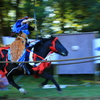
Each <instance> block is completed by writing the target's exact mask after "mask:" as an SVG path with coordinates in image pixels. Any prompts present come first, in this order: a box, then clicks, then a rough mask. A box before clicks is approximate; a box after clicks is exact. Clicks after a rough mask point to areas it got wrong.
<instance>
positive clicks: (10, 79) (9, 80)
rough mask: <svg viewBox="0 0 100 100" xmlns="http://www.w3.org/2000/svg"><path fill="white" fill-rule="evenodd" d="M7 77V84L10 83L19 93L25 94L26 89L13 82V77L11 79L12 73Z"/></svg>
mask: <svg viewBox="0 0 100 100" xmlns="http://www.w3.org/2000/svg"><path fill="white" fill-rule="evenodd" d="M7 79H8V82H9V84H11V85H12V86H14V87H15V88H17V89H18V90H19V91H20V92H21V93H23V94H26V93H27V91H26V90H25V89H24V88H21V87H20V86H18V85H17V84H16V83H15V82H14V79H13V76H12V75H9V76H8V77H7Z"/></svg>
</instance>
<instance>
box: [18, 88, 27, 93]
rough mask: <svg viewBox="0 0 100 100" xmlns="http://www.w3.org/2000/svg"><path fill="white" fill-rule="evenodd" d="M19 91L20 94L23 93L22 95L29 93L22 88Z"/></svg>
mask: <svg viewBox="0 0 100 100" xmlns="http://www.w3.org/2000/svg"><path fill="white" fill-rule="evenodd" d="M19 91H20V93H22V94H27V91H26V90H25V89H23V88H20V89H19Z"/></svg>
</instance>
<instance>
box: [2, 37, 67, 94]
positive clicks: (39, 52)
mask: <svg viewBox="0 0 100 100" xmlns="http://www.w3.org/2000/svg"><path fill="white" fill-rule="evenodd" d="M32 48H34V51H33V59H34V61H41V60H46V59H44V58H45V57H47V55H49V54H50V53H53V52H56V53H58V54H60V55H62V56H67V55H68V51H67V50H66V48H65V47H64V46H63V45H62V44H61V43H60V41H59V40H58V38H57V37H50V38H41V39H40V40H39V41H38V42H37V43H36V44H35V45H32V46H30V47H28V48H27V49H26V55H25V57H26V59H28V58H29V54H30V51H31V49H32ZM48 53H49V54H48ZM7 54H8V50H5V49H1V51H0V61H8V59H7V58H8V57H7ZM40 64H42V67H43V68H41V66H39V67H38V66H37V63H35V65H34V66H37V67H33V66H32V65H30V64H29V63H24V64H23V66H24V67H20V66H18V65H19V64H16V63H0V70H1V71H2V72H4V73H5V75H6V77H7V79H8V82H9V83H10V84H11V85H12V86H14V87H15V88H17V89H18V90H19V91H20V92H21V93H27V92H26V90H25V89H24V88H22V87H20V86H18V85H17V84H16V83H15V82H14V79H13V76H15V75H24V74H26V75H36V76H38V77H43V78H45V79H46V80H45V81H44V82H42V83H41V85H42V86H43V85H45V84H47V82H48V80H51V81H52V82H53V83H54V84H55V86H56V87H57V90H58V91H61V88H60V86H59V85H58V83H57V82H56V81H55V79H54V78H53V76H52V75H50V74H49V73H47V72H46V71H45V68H47V67H48V66H49V64H50V63H49V62H43V63H40ZM45 65H46V66H45ZM44 66H45V67H44ZM41 69H42V70H41Z"/></svg>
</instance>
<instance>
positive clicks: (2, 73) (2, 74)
mask: <svg viewBox="0 0 100 100" xmlns="http://www.w3.org/2000/svg"><path fill="white" fill-rule="evenodd" d="M0 75H1V77H2V78H3V77H4V76H6V73H5V72H3V71H2V70H0Z"/></svg>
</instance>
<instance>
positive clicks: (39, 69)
mask: <svg viewBox="0 0 100 100" xmlns="http://www.w3.org/2000/svg"><path fill="white" fill-rule="evenodd" d="M50 64H51V62H42V63H41V64H40V65H39V66H37V67H34V68H32V70H34V71H38V73H39V74H41V73H42V72H43V71H44V70H45V68H47V67H49V66H50Z"/></svg>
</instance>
